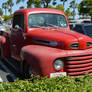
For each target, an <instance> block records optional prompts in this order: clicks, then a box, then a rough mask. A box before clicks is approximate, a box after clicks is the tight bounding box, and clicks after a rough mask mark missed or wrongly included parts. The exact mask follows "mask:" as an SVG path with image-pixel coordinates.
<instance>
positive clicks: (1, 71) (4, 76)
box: [0, 59, 17, 82]
mask: <svg viewBox="0 0 92 92" xmlns="http://www.w3.org/2000/svg"><path fill="white" fill-rule="evenodd" d="M16 78H17V77H16V74H14V73H13V72H12V71H11V70H10V69H9V68H8V66H7V65H5V63H3V60H1V59H0V82H3V81H7V82H12V81H14V80H15V79H16Z"/></svg>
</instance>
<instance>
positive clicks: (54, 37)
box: [28, 28, 92, 49]
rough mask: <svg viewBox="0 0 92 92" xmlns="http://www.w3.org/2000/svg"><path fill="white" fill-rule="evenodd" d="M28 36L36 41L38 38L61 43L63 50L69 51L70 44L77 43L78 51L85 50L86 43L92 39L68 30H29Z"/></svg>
mask: <svg viewBox="0 0 92 92" xmlns="http://www.w3.org/2000/svg"><path fill="white" fill-rule="evenodd" d="M63 30H64V29H63ZM28 34H29V35H31V37H33V38H36V39H39V38H40V39H42V40H50V41H56V42H58V43H61V45H63V48H64V49H70V44H72V43H79V49H86V48H87V42H92V39H91V38H90V37H88V36H85V35H82V34H80V33H77V32H73V31H71V32H70V31H68V30H64V31H62V29H53V28H38V29H33V30H29V32H28Z"/></svg>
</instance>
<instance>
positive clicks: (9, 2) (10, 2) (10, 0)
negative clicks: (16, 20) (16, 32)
mask: <svg viewBox="0 0 92 92" xmlns="http://www.w3.org/2000/svg"><path fill="white" fill-rule="evenodd" d="M7 3H8V5H9V7H10V8H9V9H8V11H9V12H10V14H12V7H13V5H14V3H13V1H12V0H8V1H7Z"/></svg>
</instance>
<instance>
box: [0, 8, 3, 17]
mask: <svg viewBox="0 0 92 92" xmlns="http://www.w3.org/2000/svg"><path fill="white" fill-rule="evenodd" d="M2 15H3V11H2V9H1V8H0V16H2Z"/></svg>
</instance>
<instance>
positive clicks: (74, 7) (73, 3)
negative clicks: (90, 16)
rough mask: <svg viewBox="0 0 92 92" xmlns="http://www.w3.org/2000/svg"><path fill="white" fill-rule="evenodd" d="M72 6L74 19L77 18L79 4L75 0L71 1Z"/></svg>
mask: <svg viewBox="0 0 92 92" xmlns="http://www.w3.org/2000/svg"><path fill="white" fill-rule="evenodd" d="M70 8H71V9H73V11H72V16H73V19H75V15H76V13H75V9H76V8H77V4H76V2H75V0H73V1H71V2H70Z"/></svg>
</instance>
